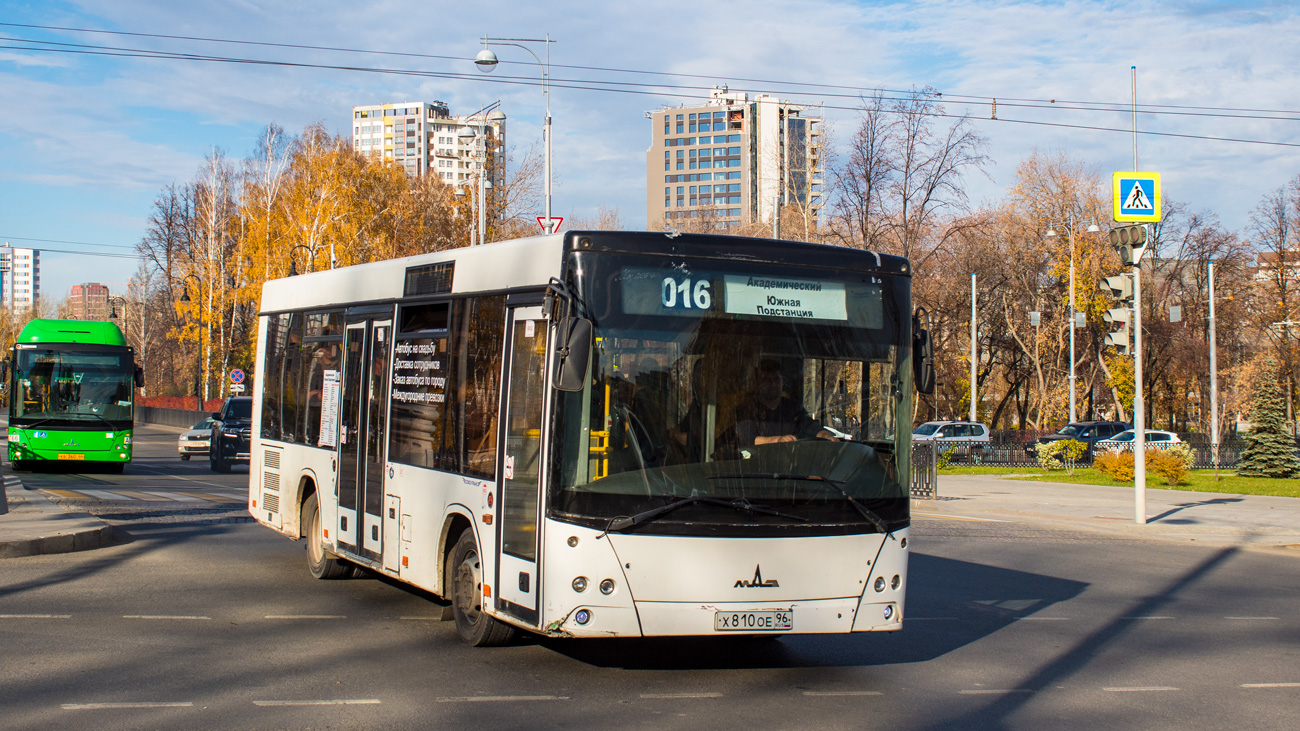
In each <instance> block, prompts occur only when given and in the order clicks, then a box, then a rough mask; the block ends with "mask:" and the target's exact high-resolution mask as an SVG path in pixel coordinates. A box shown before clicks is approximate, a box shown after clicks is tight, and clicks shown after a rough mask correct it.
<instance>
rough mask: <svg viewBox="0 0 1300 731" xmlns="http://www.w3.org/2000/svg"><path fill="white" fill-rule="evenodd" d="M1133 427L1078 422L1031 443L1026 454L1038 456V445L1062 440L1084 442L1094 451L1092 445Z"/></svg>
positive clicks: (1118, 424)
mask: <svg viewBox="0 0 1300 731" xmlns="http://www.w3.org/2000/svg"><path fill="white" fill-rule="evenodd" d="M1132 428H1133V427H1131V426H1129V425H1128V424H1125V423H1124V422H1122V421H1076V422H1074V423H1073V424H1066V425H1065V426H1063V427H1061V430H1060V431H1058V432H1056V433H1055V434H1048V435H1047V436H1045V437H1039V438H1038V441H1037V442H1036V443H1030V444H1028V445H1026V446H1025V452H1026V453H1027V454H1028V455H1029V456H1031V457H1034V456H1037V455H1038V451H1037V449H1038V445H1039V444H1047V443H1048V442H1058V441H1061V440H1062V439H1073V440H1074V441H1076V442H1083V443H1084V444H1085V445H1087V447H1088V451H1089V452H1091V451H1092V445H1093V444H1096V443H1097V442H1098V441H1100V440H1102V439H1110V438H1111V437H1113V436H1115V435H1116V434H1119V433H1120V432H1122V431H1126V430H1128V429H1132Z"/></svg>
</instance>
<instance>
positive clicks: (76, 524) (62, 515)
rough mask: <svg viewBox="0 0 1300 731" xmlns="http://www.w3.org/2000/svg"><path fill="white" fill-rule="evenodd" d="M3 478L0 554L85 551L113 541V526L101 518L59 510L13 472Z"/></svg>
mask: <svg viewBox="0 0 1300 731" xmlns="http://www.w3.org/2000/svg"><path fill="white" fill-rule="evenodd" d="M5 469H6V471H7V470H8V466H6V467H5ZM3 479H4V488H5V489H4V494H3V497H0V558H14V557H17V556H35V555H39V554H44V553H67V552H69V551H84V550H87V549H91V548H99V547H100V546H107V545H108V544H110V543H112V541H113V528H112V527H111V526H109V525H108V524H107V523H105V522H104V521H102V520H99V519H98V518H95V517H92V516H90V515H88V514H86V513H71V512H67V511H64V510H62V509H61V508H59V506H57V505H55V504H54V503H52V502H50V500H49V498H47V497H45V496H44V495H42V494H41V493H40V492H38V491H36V490H27V489H25V488H24V487H23V484H22V482H21V481H19V479H18V478H17V477H15V476H13V475H12V474H6V475H4V476H3Z"/></svg>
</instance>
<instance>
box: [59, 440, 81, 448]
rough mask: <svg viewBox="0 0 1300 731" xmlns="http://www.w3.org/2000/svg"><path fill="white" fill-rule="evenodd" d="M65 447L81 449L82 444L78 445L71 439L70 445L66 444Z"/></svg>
mask: <svg viewBox="0 0 1300 731" xmlns="http://www.w3.org/2000/svg"><path fill="white" fill-rule="evenodd" d="M63 446H65V447H80V446H81V445H80V444H77V442H76V441H75V440H72V439H69V440H68V443H67V444H64V445H63Z"/></svg>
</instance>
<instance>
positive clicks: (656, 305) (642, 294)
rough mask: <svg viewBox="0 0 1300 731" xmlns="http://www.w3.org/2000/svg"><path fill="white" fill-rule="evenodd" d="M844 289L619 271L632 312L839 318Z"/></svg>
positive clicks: (843, 315)
mask: <svg viewBox="0 0 1300 731" xmlns="http://www.w3.org/2000/svg"><path fill="white" fill-rule="evenodd" d="M846 292H847V290H846V287H845V284H844V283H843V282H831V281H822V280H816V279H796V278H791V277H780V276H766V275H746V274H719V273H716V272H694V273H687V272H684V271H682V270H680V269H677V270H672V269H669V270H665V269H642V268H635V267H625V268H624V269H623V311H624V312H628V313H632V314H637V315H678V316H681V315H686V316H695V317H703V316H705V315H708V314H713V315H718V314H728V315H747V316H749V317H760V318H780V319H793V320H833V321H839V322H844V321H846V320H848V319H849V312H848V305H847V294H846ZM873 293H878V290H873Z"/></svg>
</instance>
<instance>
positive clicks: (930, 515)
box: [912, 511, 1009, 523]
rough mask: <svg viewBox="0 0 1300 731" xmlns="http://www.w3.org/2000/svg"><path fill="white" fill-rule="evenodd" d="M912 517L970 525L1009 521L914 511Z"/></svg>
mask: <svg viewBox="0 0 1300 731" xmlns="http://www.w3.org/2000/svg"><path fill="white" fill-rule="evenodd" d="M912 515H914V516H917V517H921V518H933V519H935V520H959V521H965V522H970V523H1007V522H1009V521H1006V520H996V519H994V518H976V517H973V516H970V515H940V514H939V513H917V512H915V511H913V512H912Z"/></svg>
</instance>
